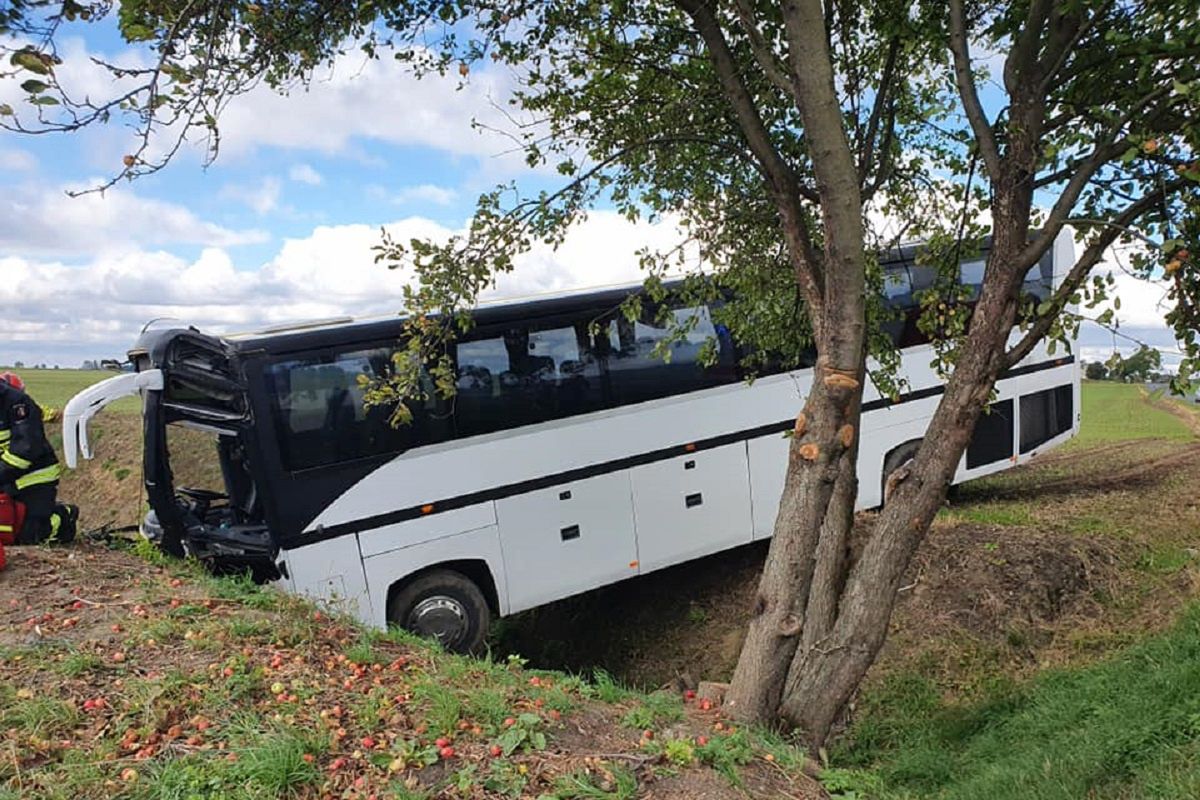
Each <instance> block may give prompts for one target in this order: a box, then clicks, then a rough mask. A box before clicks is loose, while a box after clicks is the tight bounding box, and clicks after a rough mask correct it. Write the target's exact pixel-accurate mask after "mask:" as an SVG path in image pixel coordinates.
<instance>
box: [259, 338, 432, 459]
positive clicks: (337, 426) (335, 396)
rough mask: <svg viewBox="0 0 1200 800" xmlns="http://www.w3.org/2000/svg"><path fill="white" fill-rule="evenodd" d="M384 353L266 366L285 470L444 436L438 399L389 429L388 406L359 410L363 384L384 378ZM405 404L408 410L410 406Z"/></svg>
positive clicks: (387, 351) (387, 369)
mask: <svg viewBox="0 0 1200 800" xmlns="http://www.w3.org/2000/svg"><path fill="white" fill-rule="evenodd" d="M393 352H394V351H393V350H392V349H391V348H386V347H380V348H374V349H370V350H355V351H352V352H345V353H326V354H321V355H315V354H314V355H311V356H305V357H303V358H298V359H292V360H287V361H279V362H276V363H274V364H272V365H270V366H269V367H268V368H267V371H266V380H267V387H268V390H269V392H270V397H271V405H272V413H273V415H274V417H275V430H276V433H277V436H278V439H279V449H280V455H281V457H282V459H283V464H284V467H285V468H286V469H288V470H289V471H292V472H295V471H297V470H303V469H309V468H311V467H318V466H324V465H327V464H336V463H341V462H344V461H354V460H357V459H360V458H370V457H372V456H380V455H387V454H391V453H397V452H401V451H404V450H407V449H409V448H410V447H416V446H418V445H421V444H428V443H431V442H434V441H442V440H444V439H446V438H448V436H447V434H448V428H449V424H448V421H447V418H446V416H445V415H444V414H439V413H438V409H437V408H436V406H437V401H436V400H433V399H431V400H430V401H428V402H427V404H426V405H425V406H424V407H419V408H415V409H414V412H413V421H412V424H410V425H400V426H398V427H393V426H392V425H391V424H390V423H389V417H390V415H391V408H390V407H383V406H372V407H370V408H368V407H366V406H365V405H364V399H365V398H364V392H365V390H364V388H363V386H362V381H363V379H364V378H365V379H367V380H375V379H379V378H383V377H386V376H387V375H390V374H391V369H392V360H391V357H392V353H393ZM412 405H415V404H412V403H410V407H412Z"/></svg>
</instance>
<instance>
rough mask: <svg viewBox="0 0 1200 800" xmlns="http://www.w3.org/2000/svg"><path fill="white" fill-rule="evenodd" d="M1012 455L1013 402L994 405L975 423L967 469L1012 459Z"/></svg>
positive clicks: (1004, 401)
mask: <svg viewBox="0 0 1200 800" xmlns="http://www.w3.org/2000/svg"><path fill="white" fill-rule="evenodd" d="M1012 454H1013V401H1012V400H1003V401H1001V402H999V403H992V404H991V405H990V406H988V410H987V412H986V413H984V414H981V415H980V417H979V421H978V422H977V423H975V433H974V434H973V435H972V436H971V444H970V446H969V447H968V448H967V469H974V468H975V467H982V466H983V465H984V464H991V463H993V462H995V461H1003V460H1004V459H1006V458H1011V457H1012Z"/></svg>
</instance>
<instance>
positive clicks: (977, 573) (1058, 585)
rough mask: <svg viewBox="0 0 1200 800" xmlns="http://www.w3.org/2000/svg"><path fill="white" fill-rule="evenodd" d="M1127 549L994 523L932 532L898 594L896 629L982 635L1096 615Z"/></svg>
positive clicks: (1116, 543) (1091, 540) (964, 525)
mask: <svg viewBox="0 0 1200 800" xmlns="http://www.w3.org/2000/svg"><path fill="white" fill-rule="evenodd" d="M1128 549H1129V547H1128V545H1125V544H1123V543H1119V542H1114V541H1111V540H1099V539H1083V538H1080V537H1076V536H1071V535H1069V534H1061V533H1054V532H1046V531H1034V530H1029V529H1027V528H1013V527H1005V526H999V525H969V524H961V525H956V526H953V527H945V528H942V529H940V530H937V531H935V532H934V533H933V535H931V536H930V537H929V539H927V540H926V542H925V544H924V546H922V548H921V550H920V551H919V552H918V553H917V557H916V559H914V564H913V565H912V568H911V570H910V577H909V581H910V582H909V584H908V585H907V586H906V587H905V588H904V590H902V591H901V593H900V598H901V599H900V603H899V606H898V608H899V609H900V611H898V616H899V619H900V624H902V625H904V626H905V627H913V628H918V629H921V630H924V631H926V632H933V631H935V630H937V629H945V628H955V629H965V630H968V631H970V632H972V633H974V634H977V635H980V636H984V637H988V636H995V635H1006V634H1008V633H1011V632H1012V631H1014V630H1018V629H1023V628H1027V627H1030V626H1033V627H1036V626H1040V625H1043V624H1045V623H1051V622H1055V621H1056V620H1058V619H1060V618H1062V617H1064V616H1067V615H1071V614H1078V613H1089V612H1091V611H1094V610H1095V609H1094V607H1095V604H1096V600H1095V596H1096V594H1098V593H1102V592H1105V591H1107V590H1108V589H1109V588H1110V587H1111V585H1112V583H1113V581H1114V580H1115V574H1116V564H1117V562H1118V560H1119V559H1120V557H1121V555H1122V551H1123V550H1128Z"/></svg>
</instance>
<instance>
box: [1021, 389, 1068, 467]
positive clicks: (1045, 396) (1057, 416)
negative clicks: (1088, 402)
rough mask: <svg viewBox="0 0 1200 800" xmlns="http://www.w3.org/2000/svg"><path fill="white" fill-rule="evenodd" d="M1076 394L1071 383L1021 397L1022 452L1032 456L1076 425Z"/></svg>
mask: <svg viewBox="0 0 1200 800" xmlns="http://www.w3.org/2000/svg"><path fill="white" fill-rule="evenodd" d="M1074 396H1075V395H1074V391H1073V390H1072V388H1071V386H1070V385H1069V384H1067V385H1064V386H1056V387H1055V388H1053V389H1046V390H1045V391H1043V392H1034V393H1033V394H1027V395H1024V396H1023V397H1021V452H1022V453H1028V452H1029V451H1030V450H1033V449H1034V448H1035V447H1037V446H1038V445H1040V444H1043V443H1044V442H1048V441H1050V440H1051V439H1053V438H1054V437H1055V436H1058V435H1059V434H1060V433H1063V432H1065V431H1067V430H1070V428H1071V426H1072V423H1073V422H1074V420H1073V417H1074V416H1075V413H1074V408H1073V406H1074Z"/></svg>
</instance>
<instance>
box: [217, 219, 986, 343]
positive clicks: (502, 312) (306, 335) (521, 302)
mask: <svg viewBox="0 0 1200 800" xmlns="http://www.w3.org/2000/svg"><path fill="white" fill-rule="evenodd" d="M989 244H990V242H985V243H984V250H985V251H986V249H987V247H988V245H989ZM920 247H921V244H920V243H919V242H914V243H906V244H903V245H901V246H900V247H897V248H895V249H893V250H891V251H890V252H889V253H888V254H887V256H885V258H884V262H885V264H886V265H893V264H894V265H900V264H908V263H911V262H912V261H913V260H914V258H915V256H916V253H917V251H918V250H919V249H920ZM682 280H683V277H682V276H678V277H672V278H669V279H668V280H667V283H668V285H670V284H676V283H679V282H682ZM641 287H642V283H641V282H629V283H621V284H610V285H607V286H598V287H580V288H572V289H564V290H560V291H554V292H546V293H544V294H537V295H527V296H521V297H507V298H497V299H494V300H489V301H485V302H482V303H480V304H479V305H478V306H476V308H475V309H474V310H473V312H472V314H473V316H474V318H475V322H476V324H477V325H489V324H495V323H501V322H506V321H511V320H518V319H530V318H538V317H550V316H556V315H558V314H564V313H570V312H573V311H578V310H580V309H582V308H587V307H597V308H609V307H611V308H613V309H615V308H616V307H617V306H619V305H620V303H621V302H622V301H623V300H624V299H625V298H626V297H628V295H629V294H630V293H631V292H634V291H637V290H638V289H640V288H641ZM403 321H404V314H403V312H400V311H397V312H396V313H394V314H383V315H376V316H372V317H351V316H344V317H332V318H326V319H317V320H310V321H298V322H294V323H283V324H277V325H271V326H267V327H263V328H258V329H254V330H249V331H241V332H236V333H230V334H224V335H220V336H216V337H214V338H217V339H220V340H222V341H224V342H225V343H226V344H227V345H229V346H231V347H232V348H233V349H235V350H239V351H249V350H260V349H261V350H267V351H268V352H288V351H293V350H304V349H309V348H320V347H325V346H332V345H335V344H339V343H342V342H345V341H347V340H349V341H355V340H358V341H372V340H380V339H389V338H395V337H396V336H398V335H399V334H400V332H401V327H402V324H403Z"/></svg>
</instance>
